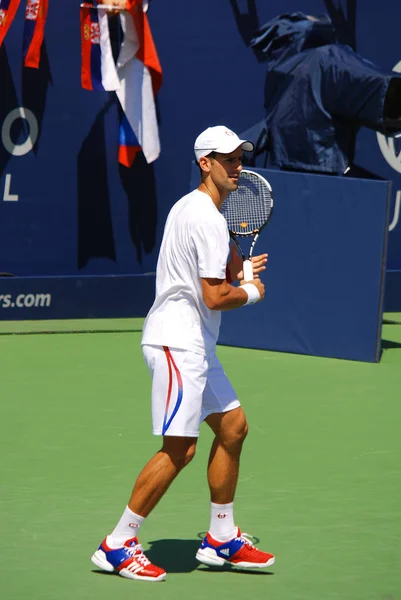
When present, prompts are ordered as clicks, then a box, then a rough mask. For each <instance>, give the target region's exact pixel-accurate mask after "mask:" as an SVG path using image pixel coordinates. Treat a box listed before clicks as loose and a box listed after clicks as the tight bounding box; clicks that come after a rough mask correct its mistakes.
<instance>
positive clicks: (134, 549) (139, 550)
mask: <svg viewBox="0 0 401 600" xmlns="http://www.w3.org/2000/svg"><path fill="white" fill-rule="evenodd" d="M127 551H128V552H129V554H131V556H132V557H133V558H135V560H136V561H137V562H139V563H140V564H141V565H143V566H144V567H147V566H148V565H150V564H151V562H150V560H149V559H148V558H147V556H146V554H144V552H143V547H142V544H134V545H133V546H127Z"/></svg>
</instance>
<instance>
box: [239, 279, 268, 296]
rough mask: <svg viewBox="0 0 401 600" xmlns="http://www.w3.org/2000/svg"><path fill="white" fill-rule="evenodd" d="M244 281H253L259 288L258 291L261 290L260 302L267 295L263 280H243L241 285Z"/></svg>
mask: <svg viewBox="0 0 401 600" xmlns="http://www.w3.org/2000/svg"><path fill="white" fill-rule="evenodd" d="M244 283H252V284H253V285H254V286H255V287H256V288H258V292H259V296H260V298H259V300H258V302H261V301H262V300H263V298H264V297H265V286H264V284H263V283H262V282H261V280H260V279H253V280H252V281H241V285H243V284H244Z"/></svg>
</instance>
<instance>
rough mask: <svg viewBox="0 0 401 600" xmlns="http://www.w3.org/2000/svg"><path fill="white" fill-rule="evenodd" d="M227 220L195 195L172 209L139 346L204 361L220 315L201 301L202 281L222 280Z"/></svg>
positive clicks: (203, 197) (196, 192)
mask: <svg viewBox="0 0 401 600" xmlns="http://www.w3.org/2000/svg"><path fill="white" fill-rule="evenodd" d="M229 239H230V237H229V233H228V228H227V223H226V220H225V219H224V217H223V215H222V214H221V213H220V211H219V210H218V208H217V207H216V205H215V204H214V203H213V201H212V199H211V198H210V197H209V196H208V195H207V194H204V193H203V192H200V191H199V190H194V191H193V192H191V193H190V194H187V195H186V196H184V197H183V198H181V200H179V201H178V202H177V203H176V204H175V205H174V206H173V207H172V209H171V211H170V213H169V215H168V217H167V221H166V225H165V228H164V234H163V240H162V244H161V247H160V253H159V258H158V262H157V270H156V298H155V301H154V303H153V306H152V308H151V309H150V311H149V313H148V316H147V317H146V320H145V324H144V327H143V334H142V344H155V345H162V346H163V345H165V346H170V347H174V348H182V349H184V350H191V351H193V352H198V353H201V354H206V355H208V354H209V353H210V352H212V351H214V349H215V347H216V343H217V338H218V335H219V328H220V322H221V311H219V310H210V309H209V308H207V306H206V304H205V303H204V301H203V298H202V286H201V277H211V278H216V279H225V278H226V266H227V260H228V255H229V245H230V242H229Z"/></svg>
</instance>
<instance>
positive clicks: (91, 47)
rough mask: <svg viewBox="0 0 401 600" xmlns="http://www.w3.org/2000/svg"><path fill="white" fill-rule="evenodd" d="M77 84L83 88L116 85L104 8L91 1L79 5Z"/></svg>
mask: <svg viewBox="0 0 401 600" xmlns="http://www.w3.org/2000/svg"><path fill="white" fill-rule="evenodd" d="M80 19H81V85H82V87H83V88H84V89H86V90H105V91H114V90H117V89H118V88H119V86H120V80H119V77H118V75H117V70H116V65H115V63H114V58H113V53H112V50H111V44H110V32H109V21H108V18H107V14H106V10H105V9H103V8H101V7H98V8H94V7H93V5H92V4H84V5H81V7H80Z"/></svg>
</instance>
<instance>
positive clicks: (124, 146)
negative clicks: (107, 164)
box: [118, 113, 141, 167]
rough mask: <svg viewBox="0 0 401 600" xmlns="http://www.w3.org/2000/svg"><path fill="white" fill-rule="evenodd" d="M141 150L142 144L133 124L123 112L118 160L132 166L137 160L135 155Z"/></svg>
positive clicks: (125, 165)
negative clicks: (133, 128) (133, 129)
mask: <svg viewBox="0 0 401 600" xmlns="http://www.w3.org/2000/svg"><path fill="white" fill-rule="evenodd" d="M140 151H141V146H140V145H139V142H138V140H137V137H136V135H135V133H134V132H133V131H132V127H131V125H130V124H129V123H128V119H127V117H126V116H125V114H124V113H122V114H121V121H120V147H119V151H118V162H119V163H120V164H122V165H124V167H130V166H131V165H132V163H133V162H134V160H135V156H136V155H137V154H138V152H140Z"/></svg>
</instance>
